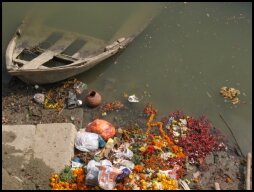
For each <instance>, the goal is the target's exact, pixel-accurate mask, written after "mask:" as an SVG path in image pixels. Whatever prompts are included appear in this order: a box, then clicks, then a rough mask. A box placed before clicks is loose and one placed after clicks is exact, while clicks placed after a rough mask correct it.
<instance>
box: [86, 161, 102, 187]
mask: <svg viewBox="0 0 254 192" xmlns="http://www.w3.org/2000/svg"><path fill="white" fill-rule="evenodd" d="M100 165H101V164H100V163H99V162H97V161H95V160H90V161H89V162H88V164H87V167H86V171H87V174H86V185H91V186H97V185H98V175H99V166H100Z"/></svg>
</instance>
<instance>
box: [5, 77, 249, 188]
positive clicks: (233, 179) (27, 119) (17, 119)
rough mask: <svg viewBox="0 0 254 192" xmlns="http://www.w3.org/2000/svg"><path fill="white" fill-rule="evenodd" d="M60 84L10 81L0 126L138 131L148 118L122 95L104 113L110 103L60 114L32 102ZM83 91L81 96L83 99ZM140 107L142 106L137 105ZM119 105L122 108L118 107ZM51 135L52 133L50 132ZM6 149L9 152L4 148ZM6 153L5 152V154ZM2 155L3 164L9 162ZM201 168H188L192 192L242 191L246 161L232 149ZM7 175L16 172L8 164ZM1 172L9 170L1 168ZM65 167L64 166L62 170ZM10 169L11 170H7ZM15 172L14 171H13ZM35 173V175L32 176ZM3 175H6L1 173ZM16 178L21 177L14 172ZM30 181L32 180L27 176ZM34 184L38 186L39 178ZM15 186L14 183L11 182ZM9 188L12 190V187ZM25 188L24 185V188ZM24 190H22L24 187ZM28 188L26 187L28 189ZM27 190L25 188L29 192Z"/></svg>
mask: <svg viewBox="0 0 254 192" xmlns="http://www.w3.org/2000/svg"><path fill="white" fill-rule="evenodd" d="M59 85H60V84H54V85H45V86H39V88H37V89H36V88H35V87H34V86H32V85H26V84H24V83H23V82H21V81H20V80H18V79H15V78H14V79H12V80H11V82H10V83H9V85H8V86H6V87H3V91H2V112H3V114H2V124H3V125H15V124H18V125H22V124H26V125H27V124H32V125H37V124H47V123H73V124H74V125H75V126H76V128H77V130H79V129H80V128H84V127H85V126H86V125H87V124H88V123H89V122H91V121H92V120H94V119H96V118H101V119H104V120H107V121H109V122H111V123H112V124H113V125H114V126H115V127H116V128H120V127H121V128H126V129H127V128H128V129H132V128H139V129H145V127H146V122H147V116H146V115H144V114H143V111H140V110H137V108H135V104H134V103H129V102H128V100H127V98H126V97H125V96H122V97H121V98H115V101H118V102H119V103H121V104H122V105H118V108H115V109H114V108H112V110H108V111H105V108H104V107H103V106H105V105H106V104H107V103H110V102H113V101H104V102H103V103H102V104H101V106H100V107H97V108H89V107H87V106H85V105H83V106H82V107H78V108H75V109H64V110H62V111H60V112H58V111H56V110H54V109H44V108H43V106H42V105H40V104H38V103H36V102H34V100H33V96H34V94H35V93H38V92H39V93H46V92H47V91H49V90H50V89H54V88H56V87H58V86H59ZM86 92H87V91H85V92H84V93H83V94H82V95H81V96H80V97H81V98H82V97H84V95H85V94H86ZM137 105H143V106H144V107H145V103H142V102H140V103H137ZM120 106H121V107H120ZM52 131H53V132H54V130H52ZM7 150H8V149H7ZM7 153H8V152H7ZM6 157H7V156H6V155H5V154H3V161H9V160H8V159H6ZM205 162H206V163H205V164H203V165H202V166H190V167H189V169H188V171H187V172H186V175H185V176H184V178H185V179H188V180H191V181H192V180H193V178H198V179H197V180H196V181H195V180H194V181H195V182H191V183H190V184H189V186H190V188H191V189H207V190H208V189H214V182H219V183H220V187H221V189H225V190H226V189H228V190H238V189H244V183H245V172H246V162H245V159H244V158H242V157H240V156H238V155H237V154H236V153H235V150H234V149H233V148H232V147H230V146H227V148H226V150H224V151H216V152H212V153H210V154H209V155H208V156H207V157H206V159H205ZM8 166H9V172H12V169H15V166H13V167H12V165H11V164H8ZM2 168H3V169H4V170H5V169H8V167H2ZM63 168H64V167H63ZM10 170H11V171H10ZM35 170H36V169H34V170H33V169H29V172H30V173H31V175H33V174H35V172H36V171H35ZM13 172H15V171H13ZM33 172H34V173H33ZM3 174H6V172H5V171H4V172H3ZM16 174H17V175H16V176H17V177H21V176H22V175H19V173H16ZM30 179H31V180H33V178H31V177H30ZM34 179H37V181H36V182H31V183H32V184H31V185H34V184H33V183H37V184H38V182H39V181H38V178H34ZM47 179H49V178H43V179H42V180H43V181H44V182H43V183H42V184H41V185H39V187H37V188H38V189H48V188H49V186H48V185H47V182H45V181H46V180H47ZM13 185H15V182H13ZM8 187H10V188H12V186H11V185H8ZM26 187H27V186H26ZM26 187H25V188H26ZM28 188H29V187H28ZM28 188H27V189H28Z"/></svg>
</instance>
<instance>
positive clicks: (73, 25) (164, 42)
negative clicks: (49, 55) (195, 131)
mask: <svg viewBox="0 0 254 192" xmlns="http://www.w3.org/2000/svg"><path fill="white" fill-rule="evenodd" d="M137 5H138V4H135V3H124V4H123V3H106V4H105V3H68V5H67V4H64V3H61V4H60V3H32V4H31V3H23V4H20V3H4V4H3V37H2V39H3V44H2V53H3V54H4V51H5V48H6V45H7V43H8V41H9V40H10V38H11V36H12V34H13V33H14V31H15V29H16V27H17V26H18V24H19V23H20V21H21V20H22V18H24V16H25V15H26V14H27V13H28V12H29V10H30V9H31V8H32V7H33V8H34V10H36V8H38V7H40V8H41V6H43V8H44V9H40V10H43V11H41V12H40V13H38V15H39V14H40V15H39V18H40V19H41V22H47V24H48V25H51V26H54V27H61V28H63V29H66V30H72V31H78V32H83V33H88V34H90V35H94V36H97V37H99V38H102V39H109V38H110V37H111V36H112V34H113V33H114V32H115V30H116V29H118V28H119V27H120V28H121V26H123V21H124V20H125V19H126V18H128V17H130V16H131V13H133V12H135V8H136V7H137ZM251 8H252V7H251V4H250V3H164V5H163V10H162V11H161V13H160V14H159V15H158V16H157V17H156V18H155V20H154V21H153V22H152V23H151V24H150V25H149V26H148V27H147V28H146V29H145V31H144V32H142V33H141V34H140V35H139V36H138V37H137V38H136V39H135V41H134V42H133V43H132V44H131V45H130V46H128V48H127V49H126V50H124V52H122V53H121V54H120V55H118V56H115V57H113V58H111V59H109V60H107V61H106V62H104V63H103V64H101V65H98V66H96V67H95V68H94V69H92V70H90V71H88V72H86V73H84V74H81V75H79V76H78V77H79V78H81V79H82V80H83V81H84V82H86V83H88V85H89V87H93V88H95V89H97V90H100V92H101V93H102V95H103V96H104V99H105V100H112V99H114V98H116V97H122V95H123V93H124V92H125V93H127V94H136V95H137V96H138V97H140V98H142V101H143V102H151V103H153V104H154V106H155V107H156V108H158V109H159V116H162V115H166V114H168V112H172V111H174V110H177V109H179V110H183V111H184V112H186V113H187V114H190V115H193V116H196V117H197V116H200V115H202V114H205V115H207V116H208V118H209V119H210V120H211V121H212V123H213V124H214V126H215V127H218V128H219V129H221V130H222V131H223V132H224V133H225V134H227V135H229V136H230V132H229V131H228V129H227V127H226V125H225V124H224V123H223V121H222V120H221V119H220V117H219V114H221V115H222V116H223V118H224V119H225V120H226V121H227V123H228V124H229V126H230V127H231V129H232V131H233V132H234V135H235V137H236V138H237V140H238V143H239V144H240V146H241V148H242V150H243V152H244V153H247V152H248V151H251V150H252V144H251V143H252V136H251V135H252V134H251V132H252V118H251V115H252V114H251V107H252V100H251V98H252V87H251V76H252V73H251V63H252V62H251V56H252V54H251V53H252V48H251V45H252V44H251V40H252V36H251V34H252V26H251V23H252V16H251V15H252V11H251ZM14 9H15V14H13V13H14V12H13V11H11V10H14ZM37 10H38V9H37ZM30 14H34V12H31V13H30ZM46 16H47V17H49V16H50V17H51V18H53V19H52V20H48V21H46V20H47V19H46V18H47V17H46ZM132 20H133V18H132ZM134 20H135V19H134ZM133 22H134V21H133ZM137 23H138V22H137ZM128 26H130V28H131V25H129V24H128ZM122 29H124V30H123V32H124V31H127V29H128V28H126V26H125V27H122ZM133 29H134V28H133ZM2 61H3V63H4V57H3V58H2ZM2 68H3V66H2ZM4 75H5V76H4V77H3V78H4V80H6V79H7V77H6V74H4ZM222 86H228V87H235V88H237V89H239V90H240V91H241V95H240V97H239V98H240V100H242V101H244V102H246V103H245V104H243V103H242V104H239V105H237V106H232V105H231V104H230V103H226V102H224V99H223V98H222V97H221V96H220V95H219V90H220V87H222ZM136 107H141V106H139V104H137V105H136ZM230 138H232V137H230Z"/></svg>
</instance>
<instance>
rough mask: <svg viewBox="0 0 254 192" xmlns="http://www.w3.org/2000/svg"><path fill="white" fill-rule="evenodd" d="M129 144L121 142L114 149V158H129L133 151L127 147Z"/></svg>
mask: <svg viewBox="0 0 254 192" xmlns="http://www.w3.org/2000/svg"><path fill="white" fill-rule="evenodd" d="M128 146H129V144H128V143H124V144H122V145H121V146H120V147H119V148H118V149H117V150H114V152H115V153H116V154H115V157H116V158H124V159H131V158H132V157H133V152H132V151H131V150H130V149H129V148H128Z"/></svg>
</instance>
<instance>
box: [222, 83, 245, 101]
mask: <svg viewBox="0 0 254 192" xmlns="http://www.w3.org/2000/svg"><path fill="white" fill-rule="evenodd" d="M220 94H221V95H222V96H223V97H224V98H225V99H228V100H230V101H231V103H232V104H234V105H235V104H237V103H239V102H240V99H239V98H238V97H237V96H238V95H240V91H239V90H237V89H235V88H228V87H226V86H223V87H221V89H220Z"/></svg>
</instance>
